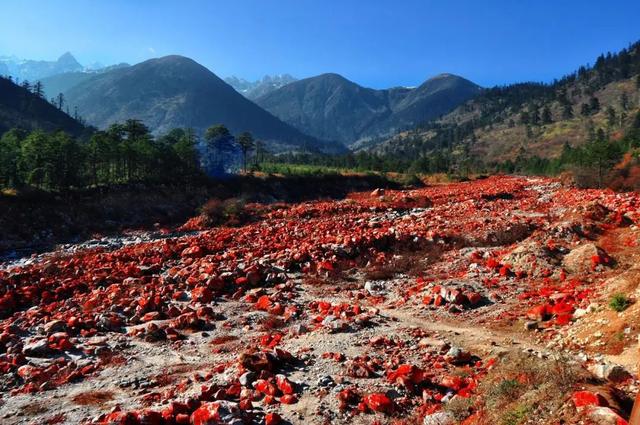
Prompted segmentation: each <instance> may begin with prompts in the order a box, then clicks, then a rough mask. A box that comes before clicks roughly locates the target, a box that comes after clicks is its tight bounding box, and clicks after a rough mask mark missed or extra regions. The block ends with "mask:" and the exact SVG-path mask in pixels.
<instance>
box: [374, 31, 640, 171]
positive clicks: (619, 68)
mask: <svg viewBox="0 0 640 425" xmlns="http://www.w3.org/2000/svg"><path fill="white" fill-rule="evenodd" d="M639 108H640V43H635V44H632V45H630V46H629V47H628V48H626V49H623V50H621V51H620V52H618V53H616V54H612V53H607V54H603V55H601V56H599V57H598V58H597V59H596V61H595V64H594V65H593V66H582V67H580V69H578V70H577V71H576V72H574V73H572V74H569V75H566V76H564V77H562V78H560V79H559V80H556V81H554V82H553V83H550V84H542V83H520V84H512V85H508V86H503V87H494V88H492V89H488V90H485V91H484V92H483V93H482V94H481V95H480V96H478V97H476V98H475V99H472V100H470V101H468V102H466V103H465V104H463V105H461V106H459V107H458V108H456V109H455V110H453V111H452V112H450V113H449V114H447V115H445V116H444V117H442V118H441V119H438V120H435V121H431V122H426V123H423V124H422V125H421V126H419V127H418V128H416V129H415V130H412V131H407V132H402V133H400V134H398V135H396V136H394V137H392V138H390V139H389V140H387V141H386V142H384V143H383V144H382V145H380V146H378V147H377V152H379V153H385V154H391V155H395V156H398V157H406V156H412V157H422V158H427V157H433V155H434V154H435V152H436V151H437V152H438V156H447V157H449V158H450V160H451V161H453V162H458V163H460V162H465V161H484V162H485V163H492V162H493V163H496V162H500V161H505V160H515V159H517V158H523V157H534V156H540V157H547V158H549V157H556V156H558V155H560V154H561V152H562V151H563V149H564V148H566V146H574V147H575V146H578V145H582V144H585V143H588V142H590V141H594V140H596V139H600V140H604V139H614V140H615V139H616V138H618V137H620V135H621V134H622V133H623V132H624V129H626V128H628V127H629V126H630V125H631V124H632V120H633V119H634V117H635V115H636V112H637V111H638V110H639Z"/></svg>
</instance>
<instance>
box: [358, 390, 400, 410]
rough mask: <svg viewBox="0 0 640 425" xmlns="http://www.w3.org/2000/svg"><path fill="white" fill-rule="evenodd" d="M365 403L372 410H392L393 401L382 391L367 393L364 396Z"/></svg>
mask: <svg viewBox="0 0 640 425" xmlns="http://www.w3.org/2000/svg"><path fill="white" fill-rule="evenodd" d="M363 401H364V403H365V405H366V406H367V407H368V408H369V409H371V410H373V411H374V412H382V413H391V412H393V401H392V400H391V399H390V398H389V397H387V396H386V394H383V393H373V394H368V395H366V396H365V397H364V400H363Z"/></svg>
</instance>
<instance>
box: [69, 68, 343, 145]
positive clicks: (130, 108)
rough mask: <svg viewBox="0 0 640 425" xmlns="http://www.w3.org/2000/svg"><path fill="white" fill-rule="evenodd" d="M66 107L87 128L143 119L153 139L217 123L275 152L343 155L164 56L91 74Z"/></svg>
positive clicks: (202, 71) (209, 75)
mask: <svg viewBox="0 0 640 425" xmlns="http://www.w3.org/2000/svg"><path fill="white" fill-rule="evenodd" d="M65 98H66V102H67V104H68V105H71V107H73V108H75V107H77V109H78V113H79V114H80V116H82V117H83V119H85V120H86V121H87V122H88V123H89V124H92V125H95V126H96V127H98V128H105V127H107V126H109V125H110V124H113V123H115V122H123V121H125V120H127V119H131V118H135V119H139V120H142V121H143V122H144V123H145V124H146V125H147V126H149V127H150V128H151V129H152V131H153V132H154V133H155V134H160V133H166V132H168V131H170V130H171V129H173V128H176V127H191V128H194V129H195V130H196V131H197V132H199V133H200V134H202V133H203V132H204V130H205V129H206V128H207V127H209V126H211V125H214V124H224V125H225V126H227V127H228V128H229V130H230V131H231V132H233V133H236V134H237V133H239V132H242V131H250V132H251V133H253V135H254V136H255V137H257V138H259V139H262V140H263V141H265V142H266V143H267V144H268V146H269V148H270V149H271V150H273V151H282V150H315V151H322V152H342V151H344V150H345V148H344V146H342V145H341V144H340V143H335V142H327V141H324V140H318V139H316V138H314V137H311V136H308V135H306V134H303V133H302V132H300V131H299V130H297V129H295V128H294V127H292V126H290V125H288V124H286V123H284V122H282V121H280V120H279V119H278V118H276V117H274V116H273V115H271V114H270V113H269V112H267V111H265V110H264V109H262V108H260V107H259V106H258V105H256V104H255V103H253V102H251V101H250V100H248V99H246V98H245V97H244V96H242V95H241V94H239V93H238V92H237V91H236V90H234V89H233V88H232V87H231V86H230V85H228V84H227V83H225V82H224V81H223V80H222V79H220V78H219V77H218V76H216V75H215V74H214V73H213V72H211V71H209V70H208V69H207V68H205V67H204V66H202V65H200V64H198V63H197V62H195V61H193V60H192V59H189V58H186V57H183V56H165V57H162V58H159V59H151V60H147V61H145V62H142V63H139V64H137V65H133V66H130V67H126V68H120V69H115V70H111V71H108V72H103V73H99V74H95V75H93V76H92V77H91V78H89V79H86V80H84V81H82V82H80V83H78V84H77V85H75V86H73V87H72V88H70V89H68V90H67V91H66V92H65Z"/></svg>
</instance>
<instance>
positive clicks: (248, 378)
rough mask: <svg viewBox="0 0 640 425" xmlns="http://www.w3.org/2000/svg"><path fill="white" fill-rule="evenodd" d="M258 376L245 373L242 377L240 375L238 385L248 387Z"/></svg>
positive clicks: (253, 373)
mask: <svg viewBox="0 0 640 425" xmlns="http://www.w3.org/2000/svg"><path fill="white" fill-rule="evenodd" d="M257 376H258V375H256V373H255V372H251V371H249V372H245V373H243V374H242V375H240V378H238V381H239V382H240V385H242V386H245V387H248V386H249V385H251V383H252V382H253V381H255V380H256V378H257Z"/></svg>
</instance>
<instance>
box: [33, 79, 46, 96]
mask: <svg viewBox="0 0 640 425" xmlns="http://www.w3.org/2000/svg"><path fill="white" fill-rule="evenodd" d="M33 94H35V95H36V96H38V97H39V98H43V97H44V89H43V87H42V83H41V82H40V81H36V83H35V84H34V85H33Z"/></svg>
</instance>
